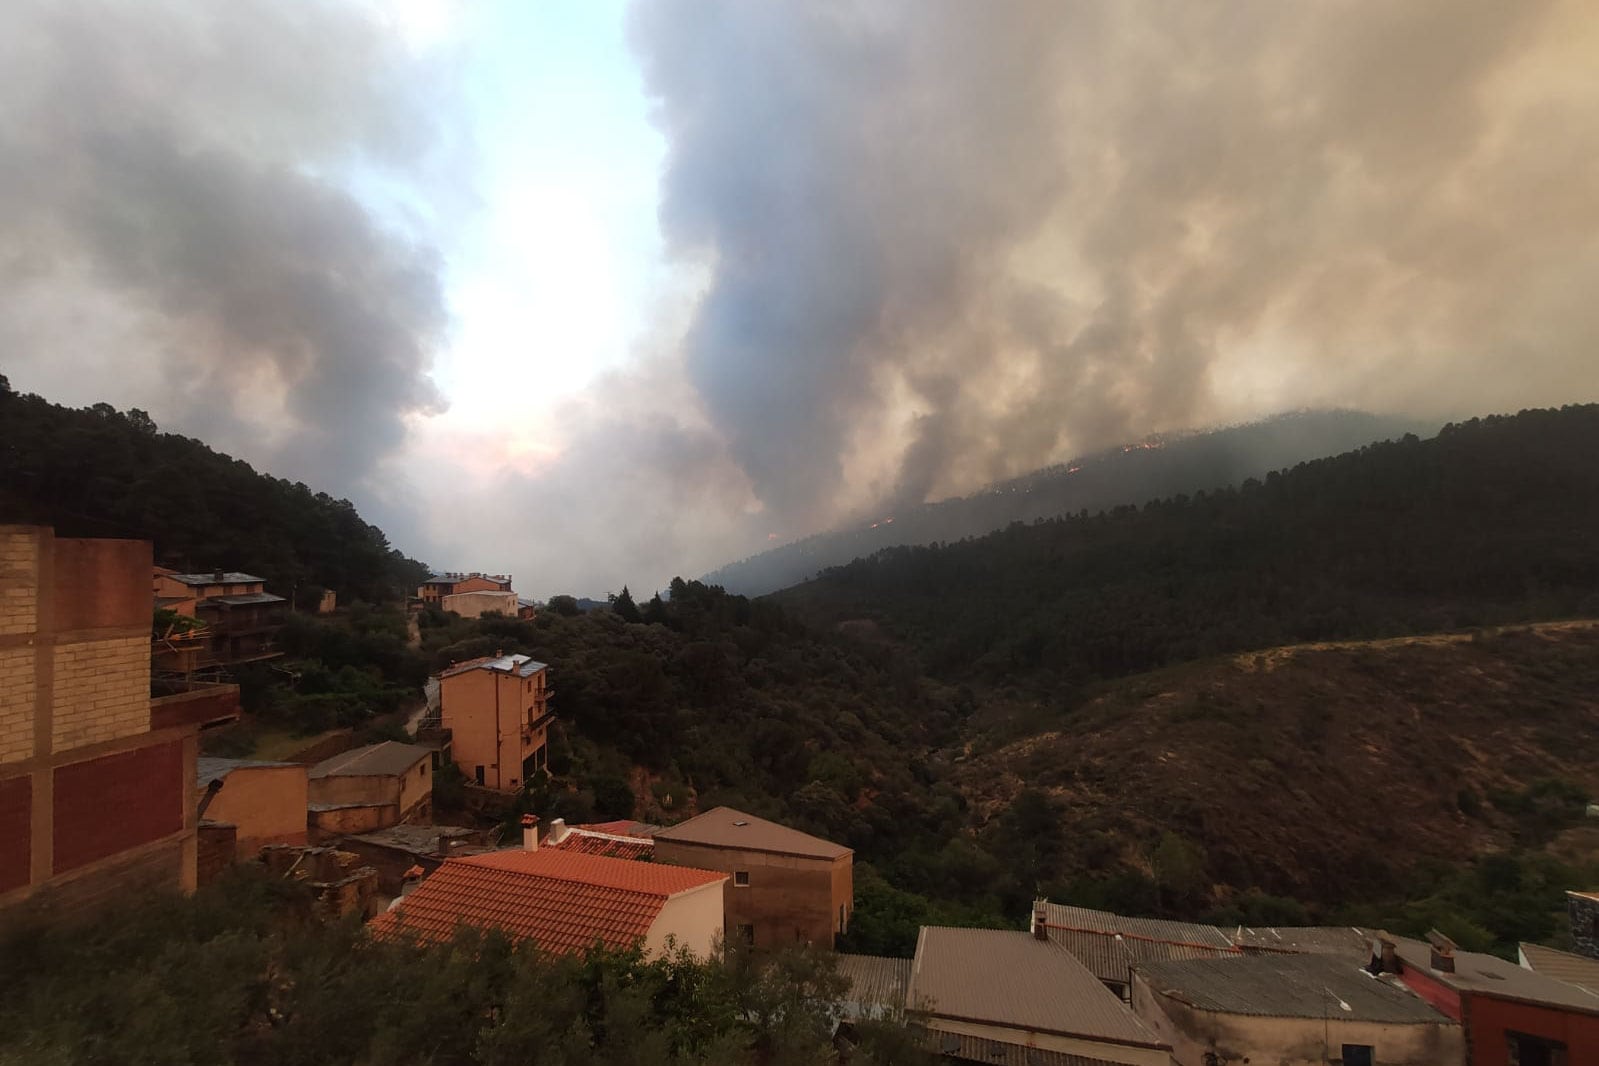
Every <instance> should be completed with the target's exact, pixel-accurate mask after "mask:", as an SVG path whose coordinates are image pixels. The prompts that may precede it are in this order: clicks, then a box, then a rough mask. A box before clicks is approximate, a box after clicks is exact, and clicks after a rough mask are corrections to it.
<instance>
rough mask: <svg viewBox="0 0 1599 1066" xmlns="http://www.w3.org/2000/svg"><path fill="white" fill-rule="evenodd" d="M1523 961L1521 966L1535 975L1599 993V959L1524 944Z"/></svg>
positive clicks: (1522, 948) (1522, 946)
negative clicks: (1539, 974) (1538, 974)
mask: <svg viewBox="0 0 1599 1066" xmlns="http://www.w3.org/2000/svg"><path fill="white" fill-rule="evenodd" d="M1521 959H1522V962H1521V964H1522V965H1523V966H1524V967H1526V968H1527V969H1529V970H1531V971H1533V972H1534V973H1541V974H1543V975H1544V976H1545V977H1553V978H1554V979H1555V980H1557V981H1564V982H1566V983H1567V984H1571V985H1576V986H1578V987H1579V988H1586V989H1587V990H1588V991H1590V992H1599V959H1590V958H1588V956H1586V955H1573V954H1572V953H1571V952H1569V951H1561V950H1559V949H1558V948H1546V947H1544V946H1543V945H1542V944H1522V945H1521Z"/></svg>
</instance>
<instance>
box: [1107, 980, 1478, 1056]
mask: <svg viewBox="0 0 1599 1066" xmlns="http://www.w3.org/2000/svg"><path fill="white" fill-rule="evenodd" d="M1132 1006H1133V1012H1134V1013H1135V1014H1137V1015H1138V1016H1139V1017H1140V1018H1142V1019H1143V1020H1144V1022H1145V1023H1146V1024H1148V1025H1149V1026H1150V1027H1151V1028H1153V1029H1154V1030H1155V1031H1156V1032H1157V1033H1159V1034H1160V1037H1161V1039H1162V1040H1164V1041H1166V1042H1167V1043H1169V1044H1171V1046H1172V1060H1173V1061H1174V1062H1175V1063H1176V1064H1177V1066H1233V1064H1240V1063H1244V1062H1250V1063H1272V1064H1273V1066H1323V1064H1324V1063H1328V1062H1333V1063H1336V1062H1339V1061H1341V1058H1342V1054H1343V1045H1345V1044H1366V1045H1369V1046H1371V1047H1372V1048H1373V1049H1374V1050H1375V1060H1376V1061H1377V1062H1379V1063H1382V1064H1383V1066H1462V1064H1463V1063H1464V1062H1465V1061H1466V1043H1465V1034H1464V1033H1463V1032H1462V1031H1461V1028H1460V1026H1458V1025H1455V1024H1454V1023H1453V1022H1451V1021H1449V1020H1448V1019H1445V1018H1439V1019H1438V1021H1437V1022H1436V1023H1431V1024H1429V1023H1425V1022H1418V1023H1414V1024H1395V1023H1386V1022H1365V1021H1347V1020H1344V1019H1341V1018H1339V1017H1338V1015H1339V1013H1340V1012H1339V1009H1338V1005H1337V1004H1336V1003H1333V1002H1332V1001H1331V999H1329V1000H1328V1006H1329V1007H1330V1008H1331V1011H1330V1013H1329V1014H1328V1015H1327V1017H1326V1018H1268V1017H1261V1016H1258V1015H1244V1014H1223V1013H1220V1012H1217V1011H1204V1010H1196V1009H1194V1008H1193V1007H1190V1006H1188V1005H1187V1004H1186V1003H1182V1002H1179V1001H1178V1000H1175V999H1173V998H1171V997H1170V996H1165V995H1162V994H1160V993H1159V992H1156V991H1154V990H1153V989H1151V988H1150V986H1149V984H1148V983H1147V982H1146V981H1144V980H1143V979H1142V978H1141V977H1139V976H1137V975H1136V974H1135V976H1134V978H1133V989H1132ZM1207 1055H1213V1056H1215V1057H1214V1058H1213V1059H1207V1058H1206V1056H1207Z"/></svg>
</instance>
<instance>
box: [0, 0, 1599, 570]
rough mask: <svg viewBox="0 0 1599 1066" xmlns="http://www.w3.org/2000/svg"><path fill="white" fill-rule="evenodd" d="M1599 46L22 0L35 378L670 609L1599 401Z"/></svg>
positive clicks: (1306, 32)
mask: <svg viewBox="0 0 1599 1066" xmlns="http://www.w3.org/2000/svg"><path fill="white" fill-rule="evenodd" d="M1594 55H1599V13H1595V11H1594V10H1593V9H1592V6H1591V5H1590V4H1587V3H1584V2H1581V0H1518V2H1515V3H1505V2H1503V0H1493V2H1488V0H1412V2H1409V3H1406V4H1402V5H1378V4H1372V3H1367V2H1355V0H1328V2H1326V3H1322V4H1316V5H1284V4H1281V3H1279V2H1276V0H1227V2H1216V3H1208V2H1193V0H1127V2H1125V3H1119V4H1103V3H1088V2H1081V3H1079V2H1072V0H1001V2H997V3H992V4H973V3H969V2H964V0H873V2H870V3H867V2H859V3H854V2H846V0H806V2H799V0H793V2H780V0H763V2H760V3H750V2H747V0H640V2H637V3H622V2H608V0H539V2H537V3H525V2H496V0H482V2H467V0H394V2H381V0H296V2H295V3H292V4H284V3H282V2H281V0H229V2H228V3H219V2H216V0H137V2H136V0H14V2H12V3H9V4H7V5H4V8H3V9H0V69H5V70H6V71H7V72H8V76H7V78H6V81H5V84H4V85H3V86H0V283H3V284H4V285H5V286H6V292H7V299H6V300H5V301H4V302H3V303H0V372H3V373H5V374H6V375H7V376H8V378H9V379H10V380H11V382H12V384H13V386H14V387H17V388H19V389H23V390H26V391H36V392H39V393H40V394H42V395H44V396H47V397H49V398H50V399H53V400H56V401H58V402H62V403H68V404H72V405H85V404H91V403H95V402H100V401H106V402H110V403H113V404H116V405H117V406H120V407H129V406H136V407H140V408H143V409H145V410H146V411H148V412H149V413H150V414H151V415H152V416H153V417H154V418H155V419H156V421H157V422H158V423H159V424H160V425H161V426H162V427H163V428H164V429H166V430H169V431H173V432H180V433H184V434H187V435H192V436H198V437H200V438H202V439H204V440H206V441H207V442H208V443H210V444H212V445H213V446H215V447H217V448H219V449H222V450H225V451H228V452H230V453H232V454H235V455H238V456H240V457H242V458H245V459H247V460H249V461H250V462H252V463H253V464H255V465H256V466H257V467H258V468H259V469H265V470H268V471H270V472H272V473H274V474H277V475H279V476H283V477H289V478H292V479H296V480H302V481H305V482H306V483H307V484H310V485H312V486H313V487H315V488H317V489H319V490H323V491H327V492H330V493H332V494H334V495H337V496H344V497H348V498H350V499H351V500H353V501H355V503H356V504H357V505H358V506H359V507H360V508H361V510H362V512H363V514H365V515H366V516H367V517H368V518H369V519H370V520H372V521H375V522H376V523H377V524H379V525H380V526H382V527H383V528H384V529H385V531H386V532H387V533H388V534H389V536H390V539H391V541H392V542H394V543H395V544H396V546H398V547H400V548H401V549H403V550H405V551H406V552H407V553H408V554H411V555H414V556H416V557H419V558H422V559H424V560H426V561H427V562H429V563H431V564H433V565H435V566H437V567H439V568H444V569H484V570H496V571H509V572H512V573H513V574H515V575H516V576H517V586H518V590H519V591H521V592H523V593H524V594H529V595H535V596H548V595H550V594H552V593H555V592H575V593H577V594H580V595H600V594H603V593H605V592H607V591H614V590H617V589H619V588H620V587H621V586H622V585H623V584H624V583H627V584H630V585H631V586H632V588H633V589H634V591H635V592H641V591H642V592H645V593H647V592H648V591H650V590H653V589H655V588H660V587H662V586H664V584H665V583H666V581H667V580H668V579H669V578H670V577H672V576H673V575H676V574H683V575H685V576H694V575H697V574H699V573H703V572H705V571H707V570H710V569H712V568H714V567H716V566H718V565H720V564H723V563H725V562H728V561H730V560H732V559H736V558H739V557H742V556H746V555H749V554H753V553H755V552H757V551H760V550H762V549H763V548H765V547H767V546H769V545H771V544H773V543H780V542H782V541H785V540H788V539H790V538H793V537H798V536H803V535H806V534H808V533H811V532H815V531H817V530H820V529H824V528H828V527H831V526H834V525H836V524H838V523H841V522H847V521H855V520H859V519H860V518H861V516H864V515H880V514H883V513H890V512H891V510H892V508H894V507H898V506H904V505H906V504H911V503H916V502H920V501H923V500H929V499H937V498H941V497H944V496H948V495H951V494H956V493H961V492H966V491H970V490H973V489H975V488H977V487H980V486H981V485H982V484H984V483H986V482H988V481H991V480H994V479H997V478H1003V477H1008V476H1014V475H1016V474H1019V473H1023V472H1026V471H1027V470H1031V469H1034V468H1037V467H1039V466H1043V465H1047V464H1049V463H1051V462H1057V461H1061V460H1063V459H1066V458H1070V457H1071V456H1073V455H1076V454H1081V453H1084V452H1087V451H1091V450H1095V449H1097V448H1101V447H1105V446H1109V445H1113V444H1117V443H1121V442H1124V441H1128V440H1135V439H1138V438H1140V437H1142V436H1144V435H1146V434H1148V433H1151V432H1157V431H1165V430H1172V429H1178V428H1184V427H1198V426H1206V425H1216V424H1223V423H1228V422H1234V421H1239V420H1244V419H1250V418H1258V417H1263V416H1268V415H1270V414H1273V413H1276V412H1280V411H1284V410H1290V409H1295V408H1300V407H1307V406H1332V405H1338V406H1352V407H1361V408H1365V409H1368V410H1373V411H1378V412H1384V413H1406V414H1415V415H1425V416H1443V417H1458V416H1469V415H1473V414H1479V413H1488V412H1494V411H1507V410H1516V409H1519V408H1522V407H1528V406H1545V405H1553V404H1561V403H1570V402H1585V401H1593V400H1596V399H1599V354H1596V353H1599V346H1596V341H1599V302H1596V301H1594V300H1593V298H1592V293H1593V292H1595V291H1599V65H1596V64H1594V63H1593V62H1592V57H1593V56H1594ZM224 562H225V560H219V561H218V563H219V565H221V564H222V563H224Z"/></svg>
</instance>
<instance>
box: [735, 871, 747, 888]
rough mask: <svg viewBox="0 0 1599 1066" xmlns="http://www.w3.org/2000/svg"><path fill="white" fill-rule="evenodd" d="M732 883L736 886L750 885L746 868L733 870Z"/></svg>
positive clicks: (744, 886)
mask: <svg viewBox="0 0 1599 1066" xmlns="http://www.w3.org/2000/svg"><path fill="white" fill-rule="evenodd" d="M733 884H734V886H735V887H737V888H748V887H750V872H749V871H748V870H735V871H733Z"/></svg>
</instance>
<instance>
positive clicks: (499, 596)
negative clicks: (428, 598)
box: [439, 591, 516, 618]
mask: <svg viewBox="0 0 1599 1066" xmlns="http://www.w3.org/2000/svg"><path fill="white" fill-rule="evenodd" d="M439 606H441V607H443V608H444V609H445V610H446V611H454V612H455V613H456V614H458V615H460V616H461V617H462V618H481V617H483V616H484V615H485V614H488V613H489V612H491V611H497V612H499V613H500V614H503V615H504V616H505V617H507V618H515V617H516V593H514V592H498V591H495V592H488V591H480V592H456V593H452V594H450V595H448V596H445V597H444V598H443V599H442V600H441V601H440V603H439Z"/></svg>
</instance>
